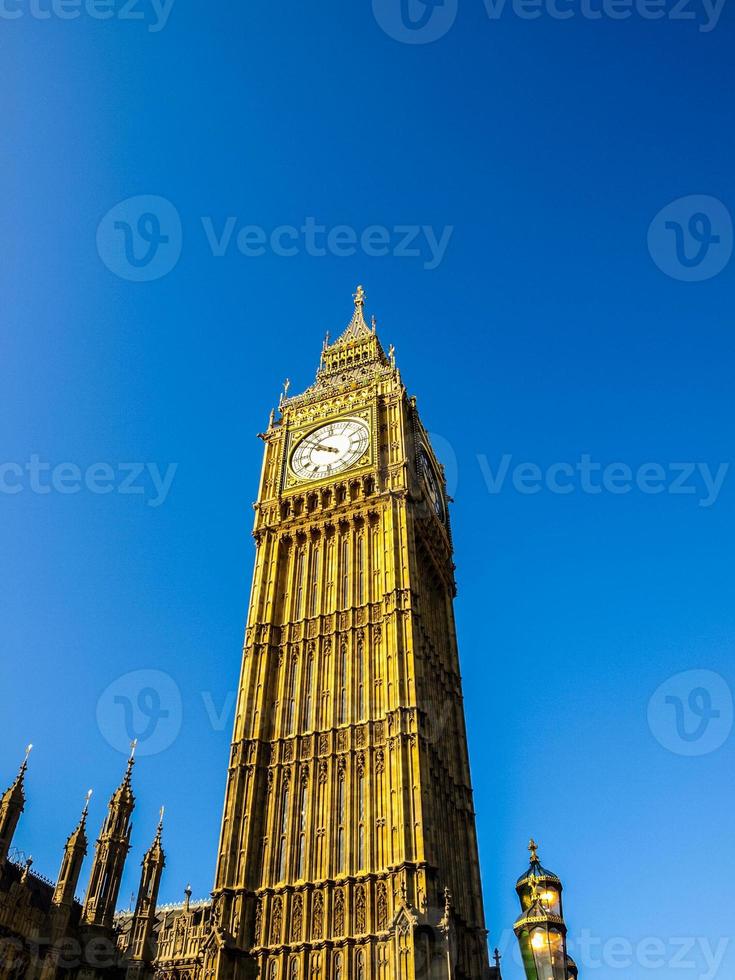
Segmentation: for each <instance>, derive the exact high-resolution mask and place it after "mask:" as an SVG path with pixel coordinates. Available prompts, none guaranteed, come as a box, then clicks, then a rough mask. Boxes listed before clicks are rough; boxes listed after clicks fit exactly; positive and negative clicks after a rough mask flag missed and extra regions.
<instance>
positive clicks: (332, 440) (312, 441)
mask: <svg viewBox="0 0 735 980" xmlns="http://www.w3.org/2000/svg"><path fill="white" fill-rule="evenodd" d="M369 445H370V430H369V429H368V426H367V424H366V423H365V422H363V421H362V419H353V418H349V419H337V420H336V421H334V422H328V423H327V424H326V425H322V426H320V427H319V428H318V429H314V430H313V431H312V432H310V433H309V434H308V435H307V436H304V438H303V439H302V440H301V441H300V442H299V443H297V445H296V448H295V449H294V451H293V454H292V455H291V469H292V470H293V472H294V473H295V474H296V476H298V477H299V478H300V479H302V480H323V479H324V478H325V477H329V476H334V475H335V474H337V473H342V472H343V471H344V470H346V469H349V468H350V467H351V466H354V465H355V463H357V461H358V460H359V459H360V458H361V457H362V456H363V455H364V454H365V452H366V450H367V448H368V446H369Z"/></svg>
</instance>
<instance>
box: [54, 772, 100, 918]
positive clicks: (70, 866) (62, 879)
mask: <svg viewBox="0 0 735 980" xmlns="http://www.w3.org/2000/svg"><path fill="white" fill-rule="evenodd" d="M91 797H92V790H89V792H88V793H87V797H86V799H85V801H84V809H83V810H82V815H81V817H80V819H79V823H78V824H77V826H76V827H75V828H74V830H73V831H72V832H71V834H70V835H69V837H68V838H67V841H66V844H65V845H64V857H63V860H62V862H61V871H59V877H58V880H57V882H56V888H55V890H54V898H53V903H54V905H57V906H61V907H65V908H66V907H68V908H71V906H72V904H73V903H74V895H75V893H76V890H77V885H78V883H79V874H80V872H81V870H82V864H83V862H84V858H85V856H86V854H87V812H88V810H89V801H90V799H91Z"/></svg>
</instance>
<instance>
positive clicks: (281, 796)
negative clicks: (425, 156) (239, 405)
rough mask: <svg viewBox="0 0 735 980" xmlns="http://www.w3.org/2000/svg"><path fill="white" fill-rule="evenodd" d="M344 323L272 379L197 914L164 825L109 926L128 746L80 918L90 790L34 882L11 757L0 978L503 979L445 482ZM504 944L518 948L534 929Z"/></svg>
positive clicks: (389, 367) (391, 354) (130, 766)
mask: <svg viewBox="0 0 735 980" xmlns="http://www.w3.org/2000/svg"><path fill="white" fill-rule="evenodd" d="M364 308H365V291H364V290H363V288H362V287H361V286H358V287H357V290H356V292H355V294H354V311H353V314H352V318H351V320H350V322H349V323H348V325H347V327H346V328H345V330H344V331H343V332H342V334H341V335H340V336H339V337H338V339H337V340H336V341H334V342H332V343H330V342H329V340H328V339H327V341H326V342H325V344H324V346H323V348H322V352H321V361H320V365H319V370H318V372H317V376H316V379H315V381H314V383H313V384H312V385H311V387H309V388H308V389H307V390H306V391H304V392H303V393H301V394H291V386H290V382H286V384H285V386H284V390H283V393H282V395H281V398H280V402H279V411H278V412H276V411H275V410H274V411H273V412H271V415H270V419H269V423H268V428H267V430H266V431H265V432H264V433H262V434H261V438H262V440H263V442H264V457H263V467H262V472H261V478H260V489H259V493H258V499H257V501H256V503H255V527H254V531H253V534H254V538H255V565H254V571H253V582H252V591H251V596H250V606H249V612H248V621H247V627H246V635H245V643H244V649H243V658H242V673H241V678H240V687H239V695H238V701H237V707H236V715H235V726H234V735H233V741H232V747H231V753H230V761H229V767H228V774H227V789H226V795H225V803H224V813H223V818H222V829H221V836H220V842H219V848H218V856H217V865H216V870H215V883H214V890H213V892H212V897H211V900H210V899H203V900H200V901H192V891H191V888H189V886H187V887H186V889H185V891H184V901H183V903H181V904H176V905H159V904H158V894H159V888H160V884H161V879H162V874H163V872H164V868H165V865H166V857H165V853H164V832H163V808H162V809H161V815H160V820H159V823H158V826H157V828H156V831H155V835H154V837H153V840H152V843H151V844H150V846H149V847H148V849H147V850H146V851H145V854H144V855H143V860H142V862H141V870H140V876H139V887H138V893H137V899H135V902H134V904H133V902H132V901H131V903H130V907H129V908H128V909H127V911H120V910H119V909H118V908H117V903H118V898H119V894H120V888H121V884H122V879H123V873H124V869H125V865H126V860H127V858H128V855H129V852H130V848H131V831H132V817H133V812H134V809H135V796H134V793H133V774H134V767H135V743H133V745H132V746H131V750H130V756H129V759H128V763H127V767H126V769H125V772H124V775H123V778H122V782H121V783H120V784H119V786H118V788H117V789H116V790H115V791H114V792H113V793H112V795H111V797H110V798H109V803H108V805H107V812H106V815H105V818H104V821H103V823H102V827H101V829H100V831H99V834H98V836H97V838H96V840H95V842H94V854H93V857H92V861H91V870H90V874H89V880H88V884H87V886H86V889H85V890H84V894H85V897H84V901H83V902H81V901H79V899H77V898H76V893H77V889H78V886H79V885H80V877H81V870H82V865H83V862H84V858H85V855H86V854H87V850H88V838H87V822H88V816H87V809H88V802H89V796H88V797H87V800H86V802H85V805H84V809H83V811H82V815H81V818H79V820H78V822H77V823H76V826H75V829H74V830H73V831H72V833H71V834H70V835H69V837H68V838H67V841H66V844H65V846H64V849H63V855H62V864H61V870H60V872H59V876H58V880H57V882H56V883H55V884H54V883H53V882H51V881H48V880H46V879H45V878H43V877H42V876H40V875H38V874H36V873H35V872H34V871H32V870H31V869H32V859H31V858H27V859H26V858H25V855H20V853H19V852H17V850H16V851H13V850H11V846H12V843H13V838H14V835H15V832H16V829H17V826H18V822H19V820H20V817H21V815H22V814H23V811H24V808H25V802H26V787H25V778H26V772H27V769H28V752H27V753H26V757H25V759H24V761H23V763H22V765H21V766H20V769H19V771H18V774H17V776H16V778H15V780H14V782H13V783H12V784H11V785H10V786H9V788H8V789H7V790H6V791H5V793H4V794H2V796H0V980H24V978H29V980H61V978H63V977H75V978H77V980H121V978H122V977H125V978H126V980H250V978H258V980H500V968H499V954H497V953H496V957H495V966H494V967H490V966H489V963H488V952H487V942H486V933H485V924H484V914H483V907H482V891H481V886H480V870H479V863H478V856H477V841H476V833H475V815H474V810H473V803H472V787H471V783H470V768H469V760H468V753H467V738H466V733H465V719H464V710H463V703H462V685H461V680H460V672H459V660H458V653H457V638H456V631H455V624H454V612H453V599H454V594H455V584H454V566H453V563H452V538H451V531H450V525H449V513H448V507H447V500H448V498H447V493H446V486H445V481H444V473H443V470H442V467H441V465H440V464H439V462H438V460H437V459H436V457H435V455H434V452H433V450H432V447H431V443H430V440H429V437H428V435H427V433H426V430H425V429H424V427H423V425H422V424H421V420H420V418H419V414H418V410H417V408H416V399H415V398H410V397H408V395H407V393H406V389H405V387H404V385H403V383H402V381H401V376H400V373H399V371H398V368H397V367H396V360H395V351H394V348H393V347H392V346H391V347H389V349H388V353H387V354H386V353H385V351H384V349H383V347H382V345H381V343H380V340H379V338H378V335H377V330H376V326H375V320H374V318H372V320H371V323H370V325H368V323H367V322H366V320H365V314H364ZM28 751H30V747H29V750H28ZM148 839H150V838H148ZM533 847H535V845H534V846H533ZM533 847H532V858H533V860H534V861H535V854H536V852H535V850H534V849H533ZM535 868H536V864H535V863H534V864H532V866H531V870H532V872H533V873H534V874H535V870H534V869H535ZM559 893H560V892H559ZM525 894H526V893H525V892H523V893H522V895H523V897H524V901H525ZM529 894H530V892H529ZM539 901H540V900H539ZM544 916H546V918H545V919H544V923H543V925H544V928H545V929H546V930H547V931H546V933H545V934H544V935H547V936H548V943H547V946H548V948H549V949H551V950H552V953H553V955H554V957H555V959H554V962H555V963H559V962H565V961H564V959H563V957H560V956H559V955H557V954H556V953H555V952H554V948H553V942H554V941H555V937H556V936H557V934H558V931H557V932H555V931H554V929H555V928H556V924H555V922H552V920H550V919H549V920H548V922H547V919H548V916H547V915H546V912H544ZM519 921H520V920H519ZM529 921H530V920H529ZM549 923H550V924H549ZM547 927H548V928H547ZM517 928H518V929H519V930H520V933H521V935H522V936H523V937H524V941H525V937H526V936H527V935H529V936H531V939H530V940H529V942H532V941H533V935H535V933H533V932H532V931H529V930H531V928H533V929H536V928H537V927H536V924H535V920H534V922H532V923H531V924H530V925H529V922H528V921H526V920H524V921H523V922H522V923H521V924H520V925H518V926H517ZM70 943H71V944H72V947H73V949H74V950H76V952H75V953H74V960H73V962H70V961H69V959H68V955H69V954H68V949H69V944H70ZM100 951H105V958H104V959H102V958H101V952H100ZM529 962H530V960H529ZM534 962H535V961H534ZM570 962H571V960H570ZM554 976H555V978H556V974H555V975H554ZM534 980H542V978H541V975H540V974H539V976H538V977H537V978H534ZM543 980H546V978H545V977H543Z"/></svg>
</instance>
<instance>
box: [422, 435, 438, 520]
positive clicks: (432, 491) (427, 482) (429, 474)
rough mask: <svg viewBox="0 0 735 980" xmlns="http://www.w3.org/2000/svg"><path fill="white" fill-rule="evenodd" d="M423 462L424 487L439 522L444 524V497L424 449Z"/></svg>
mask: <svg viewBox="0 0 735 980" xmlns="http://www.w3.org/2000/svg"><path fill="white" fill-rule="evenodd" d="M420 460H421V475H422V476H423V478H424V486H425V487H426V493H427V495H428V497H429V501H430V502H431V506H432V507H433V508H434V513H435V514H436V516H437V517H438V518H439V520H440V521H441V522H442V523H444V495H443V494H442V492H441V488H440V487H439V481H438V480H437V478H436V474H435V473H434V467H433V466H432V465H431V462H430V461H429V457H428V455H427V453H426V451H425V450H424V449H422V450H421V453H420Z"/></svg>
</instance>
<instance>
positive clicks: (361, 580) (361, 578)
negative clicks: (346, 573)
mask: <svg viewBox="0 0 735 980" xmlns="http://www.w3.org/2000/svg"><path fill="white" fill-rule="evenodd" d="M362 559H363V546H362V535H360V536H359V537H358V539H357V604H358V605H359V606H361V605H362V604H363V602H364V601H365V571H364V569H363V563H362Z"/></svg>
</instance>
